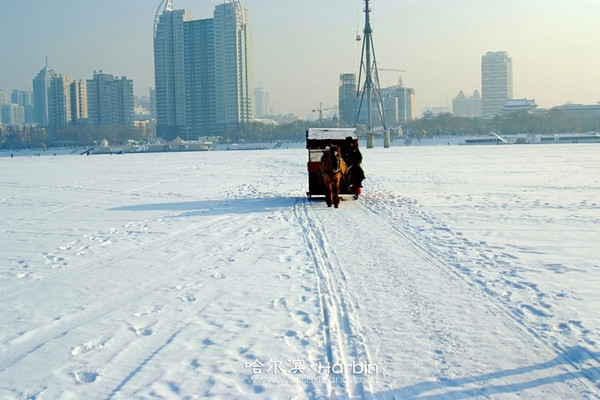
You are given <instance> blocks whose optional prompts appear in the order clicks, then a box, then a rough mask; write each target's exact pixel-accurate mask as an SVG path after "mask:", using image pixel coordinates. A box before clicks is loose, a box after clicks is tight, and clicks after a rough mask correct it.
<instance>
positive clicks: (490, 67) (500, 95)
mask: <svg viewBox="0 0 600 400" xmlns="http://www.w3.org/2000/svg"><path fill="white" fill-rule="evenodd" d="M481 92H482V93H481V101H482V113H483V116H484V117H493V116H494V115H497V114H499V113H500V111H501V110H502V107H504V104H505V103H506V101H507V100H509V99H512V97H513V68H512V59H511V58H510V57H509V55H508V53H507V52H505V51H497V52H491V51H489V52H487V53H486V54H485V55H484V56H482V57H481Z"/></svg>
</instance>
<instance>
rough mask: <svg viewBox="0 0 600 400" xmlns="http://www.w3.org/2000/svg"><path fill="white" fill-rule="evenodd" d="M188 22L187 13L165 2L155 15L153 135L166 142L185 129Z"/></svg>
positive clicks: (171, 3)
mask: <svg viewBox="0 0 600 400" xmlns="http://www.w3.org/2000/svg"><path fill="white" fill-rule="evenodd" d="M161 6H162V3H161ZM159 11H160V10H159ZM189 19H191V16H190V14H189V13H187V12H186V11H185V10H173V2H172V0H168V2H167V4H166V6H165V8H164V11H163V13H162V14H161V15H160V16H159V15H158V13H157V17H156V21H155V26H154V72H155V85H156V113H157V115H156V119H157V126H156V134H157V135H158V136H161V137H164V138H167V139H173V138H175V137H176V136H178V135H181V133H182V132H185V130H186V117H185V85H186V82H185V56H184V48H185V47H184V37H183V36H184V34H183V23H184V21H186V20H189Z"/></svg>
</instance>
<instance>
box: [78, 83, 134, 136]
mask: <svg viewBox="0 0 600 400" xmlns="http://www.w3.org/2000/svg"><path fill="white" fill-rule="evenodd" d="M86 91H87V112H88V122H89V123H90V124H91V125H93V126H97V127H98V126H120V127H125V128H128V129H129V128H133V120H134V112H133V106H134V104H133V103H134V102H133V81H132V80H131V79H127V78H126V77H122V78H115V77H113V76H112V75H110V74H104V73H102V71H99V72H96V71H94V76H93V78H92V79H88V80H87V81H86Z"/></svg>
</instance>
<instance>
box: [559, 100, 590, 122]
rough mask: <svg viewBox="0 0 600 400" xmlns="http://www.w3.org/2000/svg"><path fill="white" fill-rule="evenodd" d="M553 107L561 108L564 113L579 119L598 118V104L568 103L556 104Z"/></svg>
mask: <svg viewBox="0 0 600 400" xmlns="http://www.w3.org/2000/svg"><path fill="white" fill-rule="evenodd" d="M553 109H555V110H562V111H563V112H564V113H565V115H567V116H569V117H574V118H579V119H586V118H600V104H590V105H584V104H572V103H568V104H563V105H562V106H556V107H554V108H553Z"/></svg>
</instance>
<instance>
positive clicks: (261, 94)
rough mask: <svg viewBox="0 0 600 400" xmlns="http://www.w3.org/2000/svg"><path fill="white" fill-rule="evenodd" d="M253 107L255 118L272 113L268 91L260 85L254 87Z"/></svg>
mask: <svg viewBox="0 0 600 400" xmlns="http://www.w3.org/2000/svg"><path fill="white" fill-rule="evenodd" d="M254 109H255V111H254V116H255V119H256V118H262V117H264V116H265V115H271V114H273V111H272V110H271V99H270V97H269V93H268V92H267V91H265V89H264V88H262V87H260V86H259V87H257V88H255V89H254Z"/></svg>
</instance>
